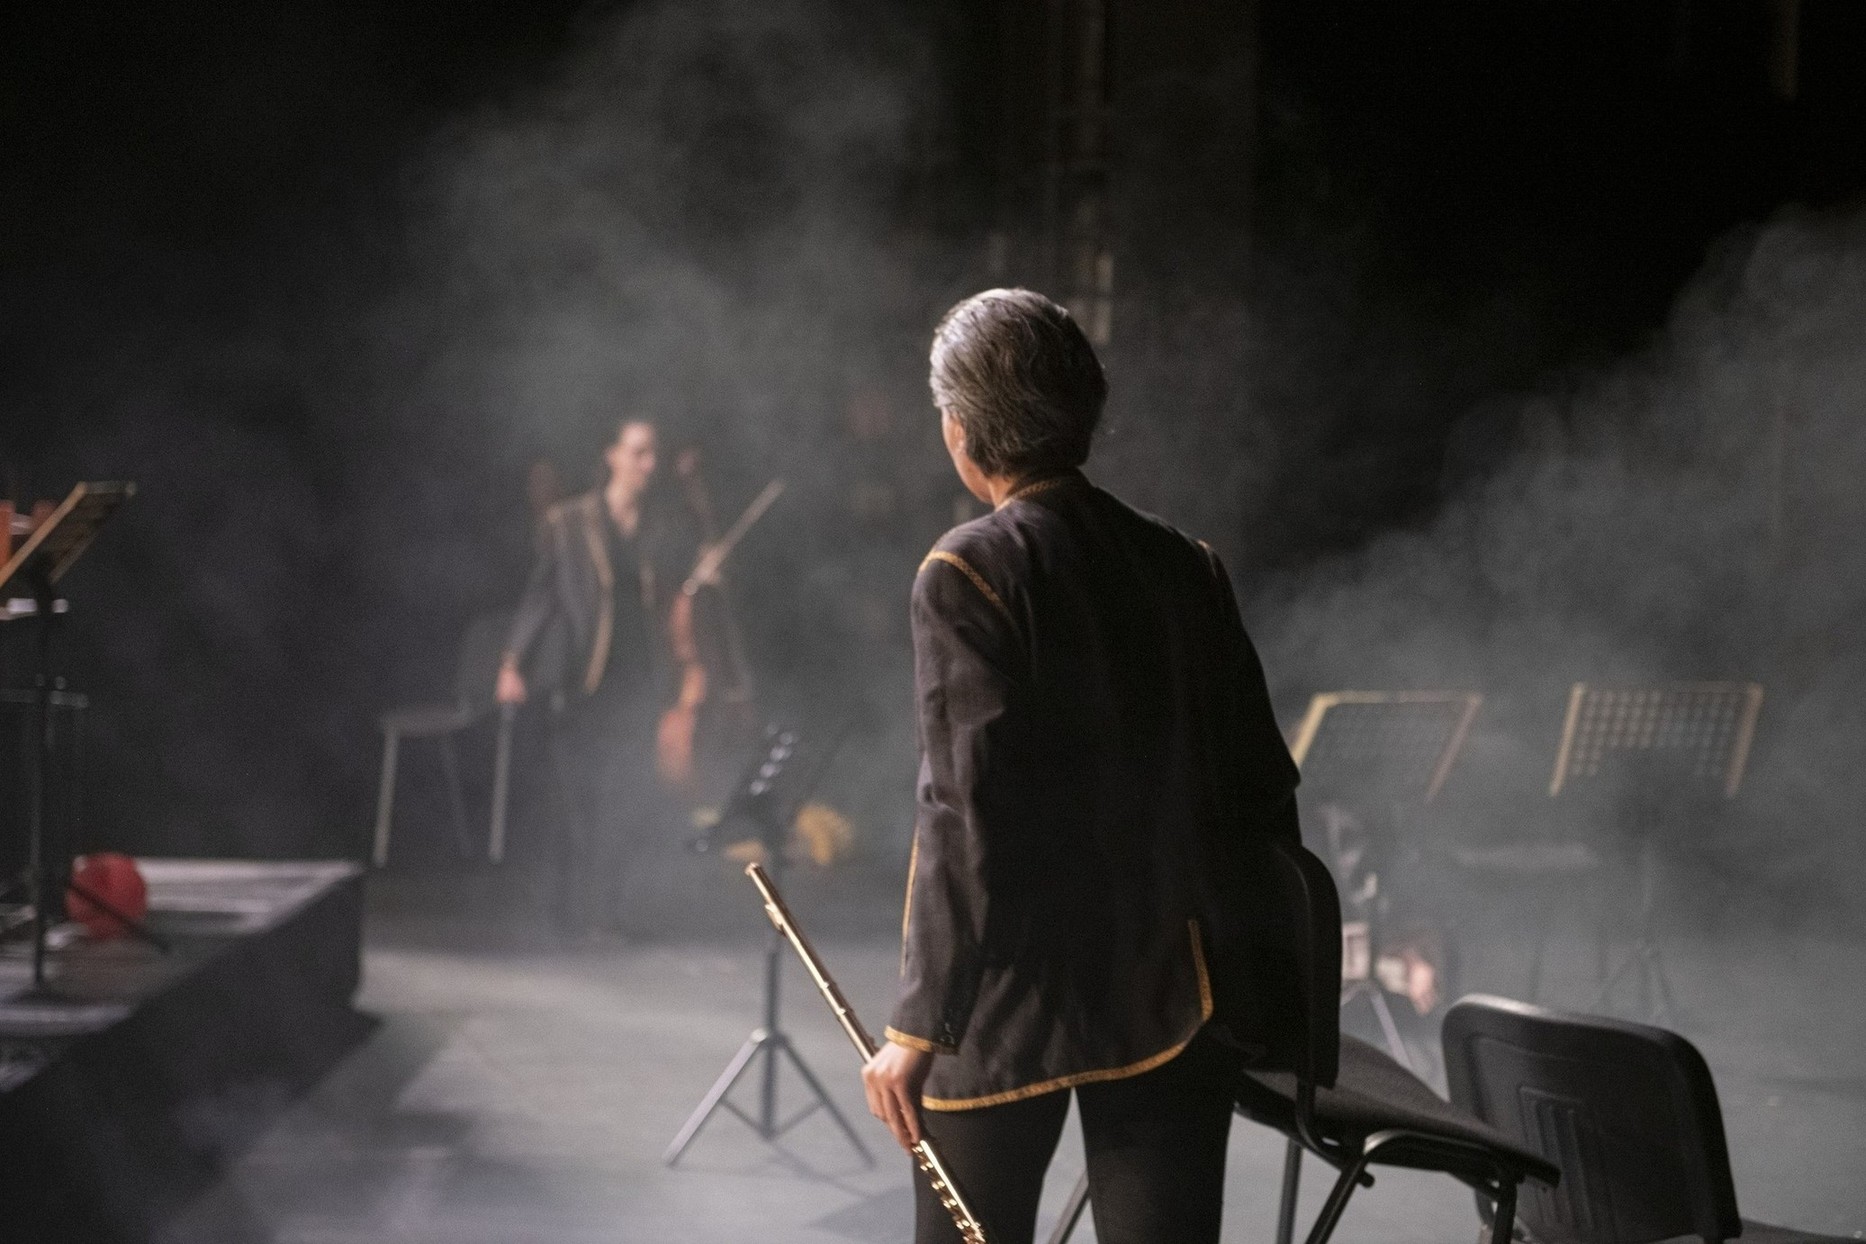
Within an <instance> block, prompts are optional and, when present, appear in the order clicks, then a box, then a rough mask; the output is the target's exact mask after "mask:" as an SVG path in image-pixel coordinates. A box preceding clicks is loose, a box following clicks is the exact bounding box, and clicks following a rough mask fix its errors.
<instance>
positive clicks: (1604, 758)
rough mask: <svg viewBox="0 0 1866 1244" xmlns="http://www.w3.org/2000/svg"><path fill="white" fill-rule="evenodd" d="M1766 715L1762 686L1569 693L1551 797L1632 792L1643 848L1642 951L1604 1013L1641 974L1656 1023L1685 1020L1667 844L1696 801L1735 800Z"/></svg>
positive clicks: (1634, 954) (1613, 980) (1602, 998)
mask: <svg viewBox="0 0 1866 1244" xmlns="http://www.w3.org/2000/svg"><path fill="white" fill-rule="evenodd" d="M1761 713H1762V686H1761V684H1759V683H1753V682H1704V683H1671V684H1667V685H1664V686H1654V687H1620V688H1609V687H1597V686H1590V685H1589V684H1587V683H1581V682H1578V683H1576V684H1574V687H1573V689H1572V690H1571V691H1570V692H1569V694H1568V714H1567V718H1566V719H1565V721H1564V722H1563V724H1562V733H1561V747H1560V750H1559V751H1558V752H1557V753H1556V756H1555V772H1554V774H1553V776H1551V777H1550V779H1549V797H1550V798H1551V799H1560V798H1564V797H1567V798H1572V797H1575V796H1576V795H1578V794H1580V793H1582V792H1584V791H1609V792H1612V793H1621V792H1630V793H1631V795H1632V800H1631V812H1632V815H1631V816H1630V817H1629V818H1628V820H1629V823H1630V825H1631V829H1632V833H1633V836H1634V837H1635V838H1636V839H1637V845H1638V851H1639V855H1638V872H1639V923H1638V926H1637V929H1636V932H1635V934H1634V942H1633V949H1632V951H1631V953H1629V954H1628V955H1627V957H1626V958H1625V959H1624V960H1622V961H1621V963H1620V965H1619V966H1618V967H1617V968H1615V969H1614V970H1613V971H1612V972H1610V973H1609V974H1608V975H1607V978H1606V980H1605V981H1603V982H1602V984H1601V987H1600V992H1599V993H1598V994H1597V995H1596V997H1595V1001H1594V1004H1595V1005H1596V1006H1599V1007H1605V1006H1607V1005H1608V1002H1609V1000H1610V999H1611V998H1612V996H1613V992H1614V990H1615V989H1616V988H1618V986H1619V984H1620V982H1621V981H1622V980H1624V979H1626V977H1627V976H1628V975H1633V974H1636V975H1637V978H1638V982H1639V1005H1640V1010H1641V1011H1642V1012H1643V1013H1645V1014H1646V1015H1648V1016H1650V1017H1651V1018H1652V1019H1653V1020H1654V1021H1655V1022H1658V1023H1662V1024H1667V1025H1670V1024H1674V1023H1675V1022H1676V1018H1677V1010H1678V1008H1677V1003H1676V1001H1675V1000H1674V999H1673V997H1672V986H1671V978H1670V976H1669V975H1668V974H1667V972H1666V970H1665V958H1664V956H1663V954H1662V953H1661V952H1660V950H1659V943H1658V937H1657V919H1658V893H1657V886H1658V849H1659V839H1660V837H1661V835H1662V834H1663V833H1664V832H1665V831H1666V830H1667V829H1669V828H1672V827H1674V826H1675V825H1676V823H1677V822H1678V820H1679V819H1680V818H1681V816H1683V815H1688V814H1689V811H1690V808H1691V806H1692V803H1693V801H1694V800H1695V799H1702V798H1703V797H1704V796H1707V795H1708V796H1711V797H1714V798H1720V799H1723V800H1730V799H1734V798H1736V793H1737V791H1738V790H1740V789H1741V788H1742V785H1743V773H1744V770H1745V769H1746V768H1747V767H1748V765H1749V751H1750V745H1751V744H1752V743H1753V742H1754V741H1755V738H1756V719H1757V718H1758V717H1759V716H1760V715H1761Z"/></svg>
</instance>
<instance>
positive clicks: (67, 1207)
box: [0, 859, 368, 1244]
mask: <svg viewBox="0 0 1866 1244" xmlns="http://www.w3.org/2000/svg"><path fill="white" fill-rule="evenodd" d="M137 862H138V864H139V866H140V867H141V869H142V872H143V875H144V877H145V879H146V880H147V881H148V884H149V917H148V924H149V926H150V928H151V929H152V930H153V931H154V932H156V933H158V934H160V935H161V936H162V937H163V938H164V939H165V940H166V941H168V942H169V943H170V946H171V950H170V952H169V953H167V954H163V953H161V952H159V951H157V950H155V949H153V948H152V947H149V946H147V945H144V944H143V943H141V942H138V941H134V940H130V939H122V940H117V941H110V942H89V941H85V940H83V939H78V940H75V941H72V942H70V943H69V944H66V945H63V946H61V947H60V948H59V949H57V950H56V951H54V952H53V953H52V954H51V956H50V971H49V973H48V977H49V979H48V982H47V989H46V990H45V992H44V994H43V995H35V993H34V992H33V991H32V989H31V985H32V966H31V947H30V945H29V944H28V943H26V942H23V941H15V942H11V943H8V944H7V945H6V946H5V947H4V951H3V952H0V1184H4V1186H5V1188H6V1194H5V1195H4V1197H0V1239H4V1240H20V1241H38V1240H47V1241H53V1240H56V1241H60V1242H61V1244H62V1242H64V1241H92V1240H96V1241H111V1242H112V1244H115V1242H116V1241H136V1240H140V1239H146V1238H148V1237H149V1236H150V1235H151V1234H152V1233H153V1232H154V1231H155V1230H156V1229H157V1228H158V1227H159V1224H160V1222H161V1221H162V1219H163V1218H164V1217H166V1216H167V1214H168V1213H169V1212H172V1211H173V1210H174V1209H175V1208H177V1207H179V1206H180V1205H181V1204H182V1203H183V1202H184V1201H185V1200H186V1198H187V1197H188V1196H189V1195H190V1194H191V1193H192V1192H194V1191H195V1190H196V1189H198V1188H199V1187H200V1186H202V1185H203V1184H204V1183H206V1182H207V1181H210V1180H211V1179H213V1178H214V1177H215V1176H216V1174H217V1173H218V1169H219V1165H220V1162H221V1160H222V1159H223V1158H224V1157H225V1156H226V1155H227V1154H228V1153H229V1152H230V1151H231V1150H233V1149H236V1148H237V1147H238V1143H239V1140H240V1137H239V1136H238V1135H237V1134H236V1133H237V1132H238V1131H239V1130H240V1128H241V1127H242V1123H241V1122H239V1120H245V1119H250V1118H251V1116H252V1114H253V1113H254V1111H252V1110H251V1109H250V1108H249V1107H250V1106H251V1105H252V1104H253V1103H255V1102H263V1101H270V1102H272V1103H273V1104H274V1105H275V1106H277V1105H282V1104H283V1103H284V1102H286V1101H289V1100H290V1098H291V1097H292V1096H295V1095H296V1094H297V1093H298V1092H299V1091H301V1090H302V1089H303V1088H304V1087H306V1086H307V1085H308V1084H310V1083H311V1082H312V1081H314V1080H315V1079H316V1078H317V1076H319V1075H320V1074H322V1072H323V1071H324V1070H326V1069H327V1068H328V1067H329V1066H331V1065H332V1063H333V1062H334V1061H335V1060H336V1059H337V1058H338V1057H339V1056H341V1054H342V1053H343V1052H345V1051H346V1050H348V1049H349V1048H351V1047H352V1046H353V1045H354V1044H355V1043H356V1041H357V1040H358V1039H359V1038H360V1037H361V1036H362V1035H363V1034H364V1033H365V1032H366V1031H367V1030H368V1024H367V1022H366V1021H365V1020H363V1019H362V1017H360V1016H358V1015H357V1014H356V1012H355V1011H354V1010H353V1009H352V1007H351V1000H352V998H353V997H354V995H355V993H356V989H357V985H358V982H359V977H360V973H361V962H362V957H361V956H362V913H363V870H362V869H361V868H360V867H359V866H358V865H355V864H351V863H346V862H325V861H315V862H257V861H236V860H162V859H148V860H139V861H137ZM230 1095H231V1097H233V1098H235V1099H237V1100H238V1101H239V1102H241V1103H242V1106H241V1108H239V1109H230V1108H227V1106H226V1102H227V1101H228V1099H229V1097H230ZM258 1113H260V1114H263V1113H264V1112H263V1110H262V1111H259V1112H258ZM258 1122H259V1120H253V1121H252V1123H249V1124H246V1126H251V1125H253V1124H256V1123H258Z"/></svg>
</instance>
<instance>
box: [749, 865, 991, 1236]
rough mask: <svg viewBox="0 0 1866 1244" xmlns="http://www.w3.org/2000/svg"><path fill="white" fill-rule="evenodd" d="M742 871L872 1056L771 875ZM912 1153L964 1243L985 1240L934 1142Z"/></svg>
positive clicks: (854, 1040)
mask: <svg viewBox="0 0 1866 1244" xmlns="http://www.w3.org/2000/svg"><path fill="white" fill-rule="evenodd" d="M745 875H746V876H747V877H750V878H751V879H752V884H753V885H755V886H757V887H758V893H759V894H760V895H761V896H762V897H763V898H764V901H765V915H767V916H769V917H770V918H771V923H772V924H773V925H774V926H776V928H777V931H778V932H779V933H780V934H782V935H783V937H784V940H785V941H787V942H789V943H790V945H791V949H792V950H795V951H796V952H797V957H798V958H799V959H802V960H803V966H804V969H805V970H806V971H808V972H809V973H810V979H811V980H813V981H815V982H816V988H817V991H818V992H819V993H821V994H822V995H823V1000H824V1001H825V1002H827V1003H829V1009H830V1010H831V1011H833V1012H835V1015H836V1022H837V1023H839V1024H841V1025H842V1031H843V1032H844V1033H845V1034H847V1036H848V1038H849V1041H850V1043H851V1044H852V1045H854V1046H855V1048H856V1050H857V1052H858V1053H860V1054H861V1056H862V1061H863V1062H867V1061H868V1060H869V1059H870V1058H872V1057H874V1053H875V1042H874V1038H872V1037H870V1036H869V1035H868V1030H867V1029H866V1028H864V1027H862V1021H861V1020H860V1019H858V1018H857V1017H856V1014H855V1010H854V1008H853V1007H851V1006H850V1005H849V1001H848V999H847V998H844V997H843V996H842V990H841V989H840V988H838V987H837V985H836V982H835V980H834V979H833V978H831V976H830V975H829V972H828V970H827V969H825V968H824V967H823V961H822V960H821V959H818V958H817V956H816V951H815V950H813V949H812V948H811V946H810V940H809V939H808V938H807V937H805V936H804V935H803V930H802V929H799V928H798V927H797V924H796V922H795V921H794V920H792V919H791V915H790V908H788V907H786V906H785V905H784V898H783V896H782V895H780V894H779V893H778V892H777V887H776V886H775V885H773V884H772V881H771V878H770V876H769V875H768V874H767V873H766V872H765V870H764V869H763V868H762V867H760V866H759V865H757V864H747V865H746V866H745ZM913 1155H914V1162H915V1164H916V1165H918V1166H919V1167H920V1169H921V1170H922V1171H923V1172H925V1174H926V1177H927V1180H928V1182H929V1183H931V1184H932V1186H933V1193H934V1195H935V1196H937V1197H939V1200H940V1204H941V1205H944V1206H945V1207H946V1212H947V1213H949V1214H951V1215H952V1220H953V1223H954V1224H955V1225H956V1226H957V1227H958V1228H959V1234H960V1235H961V1236H963V1237H964V1239H965V1244H986V1240H985V1228H984V1225H983V1224H981V1223H980V1222H979V1220H978V1218H977V1217H976V1216H975V1215H974V1214H973V1213H972V1210H971V1208H970V1207H969V1206H967V1205H966V1203H965V1197H964V1196H963V1195H961V1194H960V1192H959V1186H958V1185H957V1184H955V1183H954V1182H953V1180H952V1176H951V1175H949V1174H947V1173H946V1165H945V1163H943V1162H941V1161H940V1157H939V1152H938V1151H937V1150H936V1149H934V1147H933V1142H932V1141H930V1140H928V1139H926V1138H925V1137H922V1138H921V1140H920V1143H919V1144H917V1145H915V1146H914V1147H913Z"/></svg>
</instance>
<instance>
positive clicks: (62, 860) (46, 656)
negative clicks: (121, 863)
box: [0, 483, 168, 993]
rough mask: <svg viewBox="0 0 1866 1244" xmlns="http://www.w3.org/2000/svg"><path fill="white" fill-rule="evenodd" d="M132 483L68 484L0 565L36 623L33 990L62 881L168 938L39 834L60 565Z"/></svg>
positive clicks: (47, 768)
mask: <svg viewBox="0 0 1866 1244" xmlns="http://www.w3.org/2000/svg"><path fill="white" fill-rule="evenodd" d="M135 491H136V485H134V484H130V483H83V484H77V485H75V486H73V488H72V490H71V492H70V493H69V494H67V495H66V497H65V499H64V500H63V501H61V502H60V503H59V504H58V506H57V508H55V509H54V510H53V511H52V512H51V513H50V514H49V515H47V516H46V517H45V519H44V520H43V521H42V522H40V523H39V524H38V526H36V527H35V528H33V531H32V534H31V535H30V536H28V537H27V538H26V542H25V543H24V544H22V545H20V547H19V549H18V551H17V552H15V553H14V554H13V556H12V557H11V558H10V559H9V560H8V561H7V563H6V565H5V566H4V567H0V593H4V592H5V591H6V590H7V589H8V587H9V586H18V587H24V588H26V589H27V590H29V591H30V592H31V594H32V601H33V617H34V620H35V621H36V622H37V623H38V626H39V634H38V641H39V643H38V652H39V671H38V674H37V677H36V679H35V691H36V696H35V704H34V721H33V726H34V731H35V746H34V747H33V749H32V757H33V762H32V770H31V774H30V777H29V778H28V781H27V805H26V806H27V814H26V832H27V836H28V853H29V854H28V864H27V876H26V878H25V889H26V893H27V896H28V902H29V904H30V905H31V907H32V984H33V989H34V991H35V992H39V993H43V992H44V991H45V950H46V935H47V934H48V933H49V932H50V931H51V926H52V916H53V914H54V912H55V911H57V912H62V911H63V910H64V897H63V896H64V893H65V891H66V890H67V889H69V890H71V891H73V892H75V893H76V894H78V896H79V897H81V898H83V899H84V900H85V901H86V902H88V903H90V904H91V905H92V906H94V907H96V908H97V909H98V910H99V911H101V912H103V913H104V914H105V915H107V916H110V917H111V918H113V919H114V920H116V921H117V922H118V923H120V924H121V925H122V926H123V927H124V928H125V929H126V930H128V931H129V932H130V933H131V934H132V935H134V936H136V937H138V938H140V939H142V940H143V941H145V942H148V943H149V944H150V945H152V946H154V947H155V948H156V949H158V950H162V951H166V950H167V949H168V945H167V943H166V942H164V941H163V940H162V939H161V938H160V937H157V936H156V935H155V934H154V933H152V932H150V931H149V930H148V929H147V928H146V927H144V926H143V925H142V924H141V923H140V922H139V921H136V920H134V919H132V918H130V917H129V916H126V915H124V914H123V913H122V912H121V911H118V910H117V909H116V907H114V906H113V905H112V904H110V903H109V902H107V901H105V900H104V899H102V898H100V897H98V896H97V895H96V894H95V893H93V892H92V891H90V890H89V889H87V888H85V887H84V886H83V885H82V884H80V883H78V882H76V881H73V880H72V879H71V861H70V856H69V853H68V852H66V851H58V852H53V851H51V850H49V849H48V844H47V842H46V813H45V809H46V789H47V785H48V783H49V781H50V778H51V772H52V763H53V751H54V748H55V746H56V735H55V732H54V725H53V716H52V709H53V706H54V701H55V699H58V698H59V697H60V693H59V691H58V690H57V689H56V688H55V685H54V684H55V683H56V682H57V680H56V679H54V678H53V676H52V636H53V632H54V630H55V629H56V626H57V620H58V619H59V618H60V617H61V616H62V615H63V613H64V609H63V605H64V602H63V601H61V600H59V599H58V591H57V585H58V581H59V580H60V579H62V578H63V577H64V575H65V572H66V571H67V570H70V569H71V567H72V566H73V565H75V564H76V563H77V560H78V558H80V557H82V556H83V555H84V550H86V549H87V548H89V547H90V546H91V541H92V540H94V539H96V538H97V532H98V530H99V529H100V528H101V527H102V526H103V525H104V522H105V520H106V519H108V518H109V517H110V515H111V514H113V513H115V512H116V508H117V507H118V506H119V505H121V504H123V502H124V501H126V500H128V499H129V497H130V496H131V495H132V494H134V493H135Z"/></svg>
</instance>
